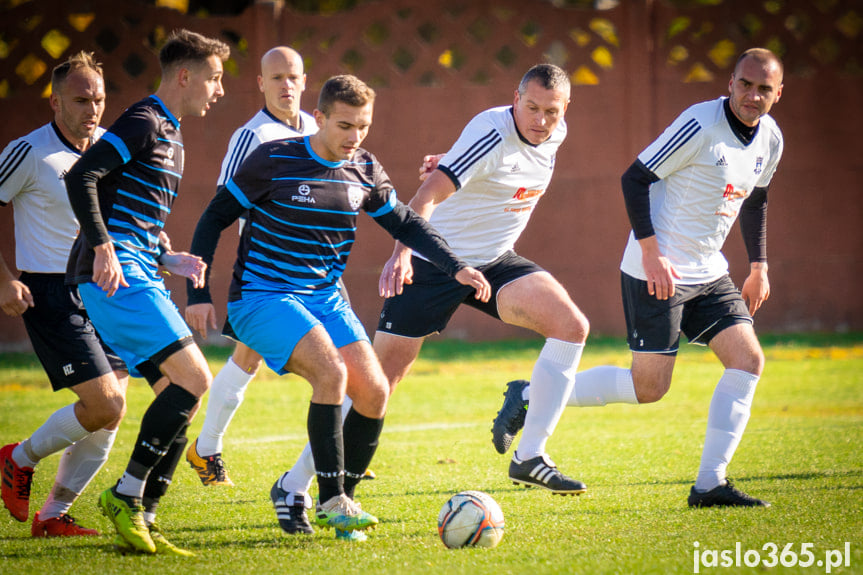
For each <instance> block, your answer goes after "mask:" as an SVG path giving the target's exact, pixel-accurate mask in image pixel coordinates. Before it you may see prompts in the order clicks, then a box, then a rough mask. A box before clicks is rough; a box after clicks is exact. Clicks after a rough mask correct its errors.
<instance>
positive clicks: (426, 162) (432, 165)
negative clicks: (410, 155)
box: [420, 154, 446, 182]
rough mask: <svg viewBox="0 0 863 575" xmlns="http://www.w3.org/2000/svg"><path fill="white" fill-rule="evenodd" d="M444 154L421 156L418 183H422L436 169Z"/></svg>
mask: <svg viewBox="0 0 863 575" xmlns="http://www.w3.org/2000/svg"><path fill="white" fill-rule="evenodd" d="M445 155H446V154H434V155H429V156H423V163H422V165H421V166H420V181H421V182H424V181H425V180H426V178H428V177H429V176H430V175H431V173H432V172H434V171H435V169H436V168H437V165H438V163H439V162H440V161H441V159H442V158H443V157H444V156H445Z"/></svg>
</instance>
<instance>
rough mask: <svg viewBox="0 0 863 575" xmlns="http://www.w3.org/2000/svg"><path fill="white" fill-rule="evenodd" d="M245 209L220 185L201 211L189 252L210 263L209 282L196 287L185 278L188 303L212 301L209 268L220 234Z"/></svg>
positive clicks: (211, 266)
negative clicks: (207, 204) (202, 211)
mask: <svg viewBox="0 0 863 575" xmlns="http://www.w3.org/2000/svg"><path fill="white" fill-rule="evenodd" d="M245 212H246V208H244V207H243V206H242V204H240V202H238V201H237V199H236V198H235V197H234V196H233V194H231V192H229V191H228V189H227V188H226V187H224V186H219V189H218V190H217V191H216V196H215V197H214V198H213V199H212V200H211V201H210V205H209V206H207V209H206V210H204V213H203V214H201V219H199V220H198V225H197V226H196V227H195V235H194V236H193V237H192V247H191V248H190V251H191V253H192V254H194V255H196V256H200V257H201V259H202V260H204V262H205V263H206V264H207V272H206V274H207V275H206V281H205V282H204V287H202V288H195V287H194V284H193V283H192V280H186V295H187V300H188V305H193V304H196V303H211V302H212V301H213V298H212V297H211V296H210V271H211V270H212V269H213V258H214V257H215V254H216V246H218V245H219V237H221V235H222V230H224V229H225V228H227V227H228V226H230V225H231V224H232V223H234V222H235V221H236V220H237V218H239V217H240V216H242V215H243V214H244V213H245Z"/></svg>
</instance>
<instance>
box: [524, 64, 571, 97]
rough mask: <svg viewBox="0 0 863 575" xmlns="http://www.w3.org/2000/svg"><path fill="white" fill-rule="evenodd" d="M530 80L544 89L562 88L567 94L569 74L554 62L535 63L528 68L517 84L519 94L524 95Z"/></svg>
mask: <svg viewBox="0 0 863 575" xmlns="http://www.w3.org/2000/svg"><path fill="white" fill-rule="evenodd" d="M530 82H536V83H537V84H539V85H540V86H542V87H543V88H545V89H546V90H562V91H564V92H566V93H567V94H569V90H570V84H569V76H568V75H567V74H566V72H564V71H563V69H562V68H560V67H559V66H555V65H554V64H537V65H536V66H533V67H532V68H531V69H530V70H528V71H527V72H526V73H525V74H524V76H523V77H522V78H521V82H519V84H518V93H519V95H521V96H524V93H525V92H526V91H527V85H528V83H530Z"/></svg>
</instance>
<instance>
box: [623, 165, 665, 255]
mask: <svg viewBox="0 0 863 575" xmlns="http://www.w3.org/2000/svg"><path fill="white" fill-rule="evenodd" d="M658 181H659V178H658V177H657V175H656V174H654V173H653V172H651V171H650V170H649V169H647V166H645V165H644V164H642V163H641V160H635V162H633V163H632V165H631V166H629V168H628V169H627V170H626V171H625V172H624V173H623V176H621V178H620V186H621V187H622V188H623V201H624V203H625V204H626V213H627V214H628V215H629V225H631V226H632V231H633V232H634V233H635V239H637V240H641V239H644V238H649V237H650V236H652V235H654V233H655V232H654V231H653V222H652V221H651V220H650V184H652V183H654V182H658Z"/></svg>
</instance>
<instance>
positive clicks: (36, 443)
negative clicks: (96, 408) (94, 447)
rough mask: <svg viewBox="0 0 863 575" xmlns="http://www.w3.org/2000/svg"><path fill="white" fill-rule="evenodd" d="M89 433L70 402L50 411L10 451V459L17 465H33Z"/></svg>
mask: <svg viewBox="0 0 863 575" xmlns="http://www.w3.org/2000/svg"><path fill="white" fill-rule="evenodd" d="M89 434H90V432H89V431H87V430H86V429H84V427H83V426H82V425H81V423H80V422H79V421H78V418H77V417H75V404H70V405H67V406H66V407H61V408H60V409H58V410H57V411H55V412H54V413H52V414H51V417H49V418H48V419H47V420H46V421H45V423H43V424H42V425H41V426H40V427H39V429H37V430H36V431H34V432H33V435H31V436H30V437H29V438H28V439H25V440H24V441H22V442H21V444H20V445H19V446H18V447H16V448H15V449H14V450H13V451H12V459H13V460H14V461H15V463H16V464H17V465H18V466H19V467H35V466H36V464H37V463H39V461H41V460H42V459H44V458H46V457H48V456H49V455H51V454H52V453H57V452H58V451H60V450H61V449H65V448H67V447H69V446H70V445H72V444H73V443H75V442H76V441H79V440H81V439H84V438H85V437H87V435H89Z"/></svg>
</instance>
